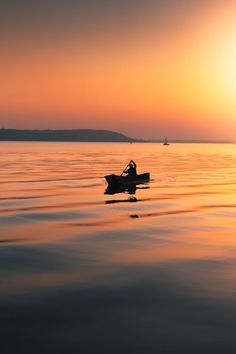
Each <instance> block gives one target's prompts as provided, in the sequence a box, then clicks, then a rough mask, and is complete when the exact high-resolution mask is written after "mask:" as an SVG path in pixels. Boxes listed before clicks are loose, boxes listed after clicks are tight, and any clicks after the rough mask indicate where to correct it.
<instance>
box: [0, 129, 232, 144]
mask: <svg viewBox="0 0 236 354" xmlns="http://www.w3.org/2000/svg"><path fill="white" fill-rule="evenodd" d="M0 141H8V142H11V141H12V142H13V141H15V142H17V141H18V142H19V141H22V142H27V141H28V142H97V143H99V142H101V143H105V142H107V143H115V142H116V143H118V142H119V143H158V144H162V143H163V140H161V139H155V140H153V139H147V140H145V139H135V138H130V137H128V136H126V135H124V134H121V133H118V132H114V131H110V130H98V129H57V130H54V129H48V130H40V129H4V128H2V129H0ZM170 144H234V141H230V140H184V139H183V140H181V139H173V140H170Z"/></svg>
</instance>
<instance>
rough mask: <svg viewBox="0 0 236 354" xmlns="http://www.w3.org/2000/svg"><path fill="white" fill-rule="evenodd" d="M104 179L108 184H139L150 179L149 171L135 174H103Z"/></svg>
mask: <svg viewBox="0 0 236 354" xmlns="http://www.w3.org/2000/svg"><path fill="white" fill-rule="evenodd" d="M105 179H106V181H107V183H108V184H109V185H117V184H132V183H134V184H139V183H145V182H148V181H149V180H150V173H142V174H141V175H136V176H117V175H108V176H105Z"/></svg>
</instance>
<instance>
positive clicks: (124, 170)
mask: <svg viewBox="0 0 236 354" xmlns="http://www.w3.org/2000/svg"><path fill="white" fill-rule="evenodd" d="M131 161H132V160H130V162H131ZM130 162H129V163H128V165H127V166H126V167H125V169H124V170H123V172H122V173H121V176H122V175H123V173H124V172H125V171H126V170H127V168H128V167H129V164H130Z"/></svg>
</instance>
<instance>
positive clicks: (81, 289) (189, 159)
mask: <svg viewBox="0 0 236 354" xmlns="http://www.w3.org/2000/svg"><path fill="white" fill-rule="evenodd" d="M130 159H133V160H135V161H136V162H137V164H138V170H139V172H150V173H151V182H150V184H149V185H147V186H140V187H139V188H137V189H136V192H135V195H130V194H129V193H128V192H127V191H126V192H122V191H119V192H120V193H118V194H104V193H106V187H107V186H106V183H105V180H104V178H103V176H104V175H107V174H109V173H116V174H119V173H121V171H122V170H123V168H124V166H125V165H126V164H127V162H128V161H129V160H130ZM144 187H145V188H144ZM0 188H1V194H0V223H1V228H0V276H1V282H0V313H1V316H2V318H3V321H2V328H1V333H2V340H1V341H2V342H1V344H2V345H3V348H7V349H6V352H9V350H8V349H9V346H10V347H13V348H14V349H12V351H11V352H12V353H15V352H18V346H19V343H20V344H21V343H22V338H23V339H24V345H23V347H24V353H32V352H35V349H36V348H35V345H33V349H32V347H31V346H30V345H29V344H30V343H34V344H35V343H37V348H38V351H36V352H37V353H43V352H51V353H54V352H55V353H59V354H60V353H73V354H74V353H78V352H81V353H84V354H87V353H97V352H101V353H104V354H107V353H111V352H112V353H114V354H118V353H124V354H126V353H127V354H128V353H136V354H140V353H141V354H143V353H146V352H148V353H157V352H160V353H164V352H165V353H167V354H179V353H182V354H192V353H194V354H196V353H197V354H198V353H203V354H211V353H214V354H222V353H227V354H229V353H235V351H236V343H235V326H236V320H235V318H236V310H235V309H236V306H235V305H236V302H235V298H236V297H235V295H236V285H235V284H236V281H235V280H236V272H235V269H236V237H235V236H236V235H235V229H236V148H235V146H234V145H213V144H212V145H197V144H195V145H194V144H192V145H187V144H186V145H184V144H183V145H178V144H172V145H170V146H168V147H164V146H163V145H161V144H121V143H120V144H110V143H106V144H96V143H7V142H6V143H0ZM36 319H37V320H36ZM47 324H48V325H47ZM49 334H50V339H49ZM52 334H53V336H52ZM12 338H14V340H12ZM107 338H109V342H108V344H107ZM219 338H220V343H221V345H222V347H221V346H219V340H218V339H219ZM38 343H39V344H38ZM40 343H43V344H42V345H41V344H40ZM44 343H47V345H48V347H49V348H50V351H47V350H46V351H45V348H43V347H42V346H43V345H44ZM147 343H148V346H147ZM50 346H51V347H50ZM16 348H17V349H16ZM114 348H117V350H116V351H114V350H115V349H114ZM221 348H223V351H221ZM218 349H219V350H218Z"/></svg>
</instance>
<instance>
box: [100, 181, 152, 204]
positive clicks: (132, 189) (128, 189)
mask: <svg viewBox="0 0 236 354" xmlns="http://www.w3.org/2000/svg"><path fill="white" fill-rule="evenodd" d="M149 188H150V186H148V185H147V184H145V185H143V186H142V187H141V186H140V184H139V186H137V184H134V183H132V184H117V185H108V187H107V188H106V190H105V192H104V194H109V195H114V194H119V193H126V194H129V195H130V197H129V198H128V199H125V200H124V199H119V200H106V204H113V203H134V202H138V199H137V198H136V197H135V196H134V194H136V191H137V189H149Z"/></svg>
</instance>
